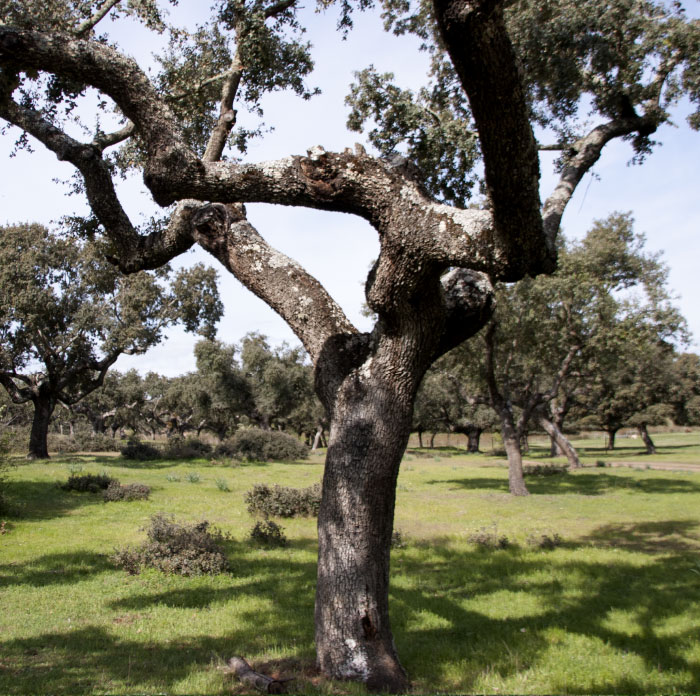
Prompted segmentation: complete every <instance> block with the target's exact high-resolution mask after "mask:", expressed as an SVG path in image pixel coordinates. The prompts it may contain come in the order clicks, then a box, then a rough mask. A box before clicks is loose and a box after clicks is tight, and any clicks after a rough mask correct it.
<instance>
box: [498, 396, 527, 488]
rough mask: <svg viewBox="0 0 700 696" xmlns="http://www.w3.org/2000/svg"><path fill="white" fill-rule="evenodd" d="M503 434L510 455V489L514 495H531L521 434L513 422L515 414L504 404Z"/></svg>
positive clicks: (501, 412) (502, 416)
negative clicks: (525, 469) (522, 450)
mask: <svg viewBox="0 0 700 696" xmlns="http://www.w3.org/2000/svg"><path fill="white" fill-rule="evenodd" d="M499 415H500V417H501V435H502V437H503V446H504V447H505V449H506V455H507V457H508V489H509V490H510V492H511V493H512V494H513V495H530V491H528V490H527V486H526V485H525V478H524V476H523V457H522V453H521V451H520V435H519V434H518V431H517V429H516V427H515V424H514V423H513V414H512V413H511V412H510V410H509V409H508V407H507V406H506V405H504V406H503V407H502V408H501V409H500V410H499Z"/></svg>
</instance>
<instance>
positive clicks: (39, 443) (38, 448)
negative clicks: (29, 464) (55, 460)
mask: <svg viewBox="0 0 700 696" xmlns="http://www.w3.org/2000/svg"><path fill="white" fill-rule="evenodd" d="M42 392H43V390H40V393H39V394H38V395H37V396H36V397H35V398H34V399H32V401H33V403H34V417H33V419H32V430H31V432H30V434H29V453H28V454H27V458H28V459H48V458H49V449H48V444H47V436H48V433H49V424H50V422H51V416H52V415H53V411H54V408H55V407H56V400H55V399H54V398H53V397H52V396H51V395H49V394H45V393H42Z"/></svg>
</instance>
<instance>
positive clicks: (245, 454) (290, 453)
mask: <svg viewBox="0 0 700 696" xmlns="http://www.w3.org/2000/svg"><path fill="white" fill-rule="evenodd" d="M214 454H215V455H216V456H217V457H236V458H238V459H247V460H249V461H259V462H272V461H275V462H284V461H293V460H295V459H306V458H307V457H308V455H309V448H308V447H307V446H306V445H305V444H303V443H302V442H301V441H300V440H299V439H297V438H296V437H294V436H293V435H289V434H287V433H283V432H280V431H279V430H261V429H260V428H245V429H242V430H238V431H236V433H235V434H234V435H233V437H232V438H231V439H229V440H227V441H226V442H224V443H221V444H220V445H219V446H218V447H217V448H216V450H215V453H214Z"/></svg>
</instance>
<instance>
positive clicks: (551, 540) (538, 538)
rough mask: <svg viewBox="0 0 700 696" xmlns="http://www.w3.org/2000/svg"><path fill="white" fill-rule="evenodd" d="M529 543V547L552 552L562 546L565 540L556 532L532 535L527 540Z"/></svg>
mask: <svg viewBox="0 0 700 696" xmlns="http://www.w3.org/2000/svg"><path fill="white" fill-rule="evenodd" d="M527 543H528V545H529V546H534V547H536V548H538V549H544V550H545V551H551V550H552V549H556V548H557V547H558V546H561V545H562V544H563V543H564V540H563V539H562V538H561V537H560V536H559V534H557V533H556V532H555V533H554V534H530V535H529V536H528V538H527Z"/></svg>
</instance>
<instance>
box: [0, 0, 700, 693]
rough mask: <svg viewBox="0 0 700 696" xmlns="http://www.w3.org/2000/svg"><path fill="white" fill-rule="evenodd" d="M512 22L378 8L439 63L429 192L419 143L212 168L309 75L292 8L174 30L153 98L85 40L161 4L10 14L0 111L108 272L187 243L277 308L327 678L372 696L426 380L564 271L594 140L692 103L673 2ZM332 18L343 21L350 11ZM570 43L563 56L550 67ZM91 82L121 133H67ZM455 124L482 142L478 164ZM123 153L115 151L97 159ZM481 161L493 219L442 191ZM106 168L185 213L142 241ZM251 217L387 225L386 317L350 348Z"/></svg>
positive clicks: (535, 13)
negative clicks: (575, 203) (298, 382)
mask: <svg viewBox="0 0 700 696" xmlns="http://www.w3.org/2000/svg"><path fill="white" fill-rule="evenodd" d="M504 4H505V3H501V2H493V1H492V0H476V1H475V2H470V3H464V2H462V1H461V0H460V1H457V0H435V1H434V3H433V4H432V5H427V4H422V5H420V6H415V5H411V4H410V3H408V4H407V3H403V2H401V3H396V4H394V3H391V2H387V4H386V10H387V12H388V22H389V24H390V25H391V26H392V27H393V28H394V29H395V30H397V31H416V32H417V33H419V34H420V35H421V36H423V37H424V40H425V42H426V45H427V46H428V47H429V48H430V49H431V50H432V52H433V55H434V61H433V66H432V70H431V77H430V79H431V82H430V83H429V85H428V87H427V88H426V89H427V93H428V94H430V95H435V98H434V100H433V99H432V96H431V102H430V107H431V109H430V111H428V110H426V111H425V113H426V114H428V115H430V116H431V118H432V115H431V114H430V112H433V113H435V114H436V116H437V120H438V121H440V122H441V123H443V124H444V126H445V127H444V128H443V129H441V133H442V132H444V138H443V141H444V145H442V146H441V147H447V146H448V145H449V144H451V143H453V142H455V139H457V140H458V142H456V143H455V145H454V147H453V148H452V151H453V152H455V157H453V158H451V159H449V158H448V159H449V161H448V163H447V168H446V169H444V171H443V169H442V168H441V169H440V172H439V177H438V178H437V179H436V180H433V181H431V180H430V178H429V176H426V175H425V174H421V167H422V166H423V169H424V170H425V171H429V167H426V166H424V165H423V162H424V161H426V160H425V159H424V158H422V153H421V152H420V151H419V150H416V149H408V150H406V154H407V155H408V160H409V161H406V160H405V159H403V158H401V157H396V156H392V157H390V158H385V159H382V158H376V157H372V156H370V155H368V154H366V153H365V152H363V151H362V150H361V149H357V150H356V151H350V150H346V151H345V152H343V153H331V152H326V151H325V150H324V149H323V148H321V147H312V148H311V149H310V150H309V151H308V154H307V156H306V157H304V156H293V157H287V158H284V159H280V160H277V161H275V162H266V163H262V164H253V163H248V162H245V163H244V162H240V161H237V160H236V159H235V157H231V158H228V159H226V160H225V161H223V160H222V155H223V153H224V149H225V147H226V144H227V142H230V139H229V136H230V135H231V133H232V129H233V126H234V124H235V121H236V117H237V114H236V110H234V108H233V105H234V103H236V105H237V106H238V107H239V108H250V107H251V106H252V107H253V108H255V106H256V103H258V102H256V99H257V98H258V97H259V95H260V94H261V93H262V92H264V91H266V90H270V89H276V88H291V89H293V90H295V91H296V92H297V93H300V94H302V96H307V95H308V94H309V91H308V90H307V89H306V88H305V86H304V84H303V78H304V76H305V75H306V74H307V73H308V71H309V70H310V67H311V60H310V56H309V52H308V46H305V45H304V44H303V43H301V42H300V41H299V40H298V34H295V32H297V31H298V30H299V29H300V27H299V25H298V23H297V15H296V12H297V5H296V2H295V0H288V1H287V2H278V3H265V2H263V1H262V0H250V2H242V1H236V2H233V1H230V2H229V1H228V0H222V1H221V2H219V3H217V4H216V5H215V7H214V13H213V17H212V22H211V23H210V24H209V25H207V26H206V27H202V28H201V29H197V30H193V31H191V32H181V33H178V34H173V41H172V42H171V44H170V50H169V51H168V52H167V53H166V54H165V55H163V56H161V66H162V70H161V71H160V73H159V74H157V75H156V77H155V80H154V81H151V80H150V79H149V77H148V76H147V74H146V72H145V71H144V70H143V69H141V68H140V67H139V66H138V65H137V64H136V63H135V61H133V60H131V59H129V58H127V57H126V56H124V55H123V54H122V53H120V52H119V51H118V50H117V48H115V47H114V46H113V45H112V44H110V43H109V42H108V41H105V40H98V37H97V36H96V34H95V28H96V27H97V26H98V25H99V23H100V21H101V20H102V18H103V17H105V16H107V14H108V13H109V12H110V11H112V12H113V13H119V12H127V11H128V12H131V13H133V14H136V15H138V16H140V17H141V18H142V19H143V20H144V21H145V23H147V24H148V25H149V26H151V27H153V28H154V29H156V30H164V29H165V28H166V27H165V26H164V24H163V22H162V20H161V18H160V16H159V14H158V8H157V6H155V5H154V4H152V3H147V4H143V3H139V4H135V5H130V6H128V7H126V8H125V7H122V3H120V2H118V0H116V1H114V2H113V1H112V0H107V1H106V2H104V3H101V4H98V5H97V6H94V5H92V4H82V3H81V4H80V5H79V6H77V7H76V6H73V5H72V4H68V3H64V2H60V1H59V0H52V1H51V2H49V3H47V4H45V5H42V6H41V7H35V4H34V3H31V4H30V5H18V4H12V5H9V6H8V7H5V8H3V13H2V17H0V18H1V19H2V22H3V24H2V25H0V64H1V65H2V80H0V89H1V90H2V95H1V96H0V116H2V117H3V118H4V119H5V120H6V121H8V123H11V124H13V125H15V126H18V127H19V128H21V129H22V130H23V131H24V132H26V133H29V134H31V135H33V136H34V137H35V138H37V139H38V140H39V141H40V142H42V143H43V144H44V145H46V146H47V147H48V148H49V149H50V150H52V151H53V152H55V153H56V154H57V155H58V156H59V157H60V158H61V159H65V160H67V161H69V162H71V163H72V164H73V165H74V166H75V167H76V168H77V169H78V170H79V172H80V173H81V175H82V179H83V182H84V187H85V193H86V195H87V198H88V200H89V202H90V205H91V209H92V212H93V213H94V215H95V216H96V218H97V219H98V220H99V223H100V225H101V229H102V231H103V232H104V234H105V235H106V236H107V237H108V239H109V240H110V243H111V256H112V258H113V259H114V260H115V261H116V262H117V263H118V264H119V266H120V268H122V269H123V270H125V271H128V272H133V271H136V270H139V269H144V268H155V267H157V266H160V265H161V264H163V263H165V262H167V261H168V260H169V259H171V258H173V257H174V256H176V255H179V254H181V253H182V252H183V251H185V250H186V249H188V248H190V247H191V246H192V245H193V244H195V243H197V244H199V245H201V246H202V247H203V248H204V249H206V250H207V251H209V252H210V253H212V254H213V255H214V256H215V257H216V258H217V259H219V260H220V261H221V263H222V264H223V265H224V266H225V267H226V268H227V269H228V270H229V271H231V272H232V273H233V274H234V275H235V276H236V277H237V278H238V279H239V280H240V281H241V282H242V283H243V284H244V285H245V286H246V287H248V288H249V289H250V290H251V291H253V292H254V293H256V294H257V295H258V296H259V297H261V298H262V299H263V300H264V301H265V302H267V303H268V304H269V305H270V306H271V307H272V308H273V309H275V311H277V312H278V313H280V314H281V316H282V317H283V318H284V319H285V321H287V323H288V324H289V326H290V327H291V328H292V330H293V331H294V332H295V333H296V335H297V336H298V337H299V339H300V340H301V342H302V344H303V345H304V347H305V349H306V350H307V352H308V354H309V356H310V359H311V361H312V363H313V364H314V369H315V385H316V391H317V394H318V396H319V398H320V400H321V401H322V403H323V405H324V406H325V408H326V410H327V412H328V414H329V417H330V423H331V426H330V438H329V443H328V444H329V447H328V455H327V458H326V466H325V470H324V483H323V500H322V504H321V510H320V513H319V526H318V528H319V566H318V582H317V600H316V648H317V657H318V664H319V667H320V668H321V670H322V671H323V672H324V673H326V674H328V675H330V676H333V677H337V678H345V679H357V680H361V681H363V682H365V683H366V684H368V686H370V687H371V688H378V689H387V690H393V691H403V690H405V688H406V675H405V672H404V670H403V668H402V667H401V665H400V663H399V661H398V657H397V655H396V650H395V647H394V642H393V638H392V635H391V630H390V623H389V613H388V578H389V549H390V541H391V533H392V523H393V510H394V501H395V483H396V478H397V475H398V468H399V465H400V462H401V457H402V455H403V452H404V450H405V446H406V443H407V441H408V437H409V434H410V428H411V420H412V409H413V401H414V397H415V394H416V391H417V388H418V385H419V383H420V381H421V378H422V376H423V374H424V373H425V371H426V369H427V368H428V367H429V366H430V364H432V362H434V361H435V360H436V359H437V358H439V357H440V356H441V355H442V354H444V353H445V352H446V351H448V350H449V349H450V348H453V347H454V346H456V345H458V344H459V343H460V342H462V341H464V340H465V339H467V338H468V337H470V336H471V335H473V334H474V333H475V332H476V331H477V330H478V329H479V328H480V327H481V326H483V325H484V324H485V322H486V321H487V320H488V317H489V315H490V310H491V298H492V293H491V281H499V280H501V281H514V280H517V279H519V278H521V277H522V276H523V275H525V274H531V275H536V274H538V273H541V272H549V271H552V270H553V269H554V251H555V243H554V238H555V236H556V233H557V231H558V228H559V223H560V220H561V216H562V214H563V211H564V209H565V207H566V204H567V202H568V201H569V200H570V197H571V195H572V193H573V190H574V189H575V187H576V185H577V184H578V183H579V182H580V180H581V178H582V177H583V175H584V174H585V173H586V172H587V171H588V170H589V169H590V167H591V166H593V164H594V163H595V162H596V161H597V159H598V157H599V156H600V153H601V151H602V148H603V147H604V146H605V144H606V143H607V142H609V141H610V140H611V139H613V138H617V137H628V138H630V139H632V140H633V145H634V147H635V152H636V153H637V154H640V155H641V154H643V153H644V152H646V151H647V150H648V149H649V147H650V146H651V143H650V141H649V136H650V135H651V134H652V133H653V132H654V131H655V130H656V128H657V127H658V126H659V125H660V124H661V123H664V122H665V121H667V120H668V119H669V117H670V114H669V108H670V107H671V106H672V105H673V104H674V103H675V102H676V101H677V100H678V99H679V98H680V96H681V95H682V93H686V94H688V95H689V96H690V98H691V99H693V100H697V99H698V96H699V94H698V92H699V90H698V83H699V80H698V73H699V71H700V68H698V65H697V61H696V60H695V57H696V56H697V50H695V49H696V48H697V45H698V34H699V32H698V28H697V26H696V25H695V24H694V23H692V22H688V21H686V19H685V17H684V16H683V13H682V12H681V11H680V9H679V8H677V7H676V6H674V7H672V8H670V9H666V8H664V7H663V6H661V5H658V6H657V5H655V4H652V3H650V2H643V1H642V0H635V1H634V2H632V3H630V2H624V3H623V2H617V3H615V4H614V5H612V6H610V5H609V4H606V5H605V8H606V11H602V10H601V9H600V6H599V5H598V3H593V2H584V3H578V4H577V5H576V6H574V5H573V3H571V4H570V3H567V2H561V3H558V4H556V3H551V4H549V5H548V6H547V7H546V8H545V9H546V11H545V12H544V13H543V12H542V11H541V8H542V6H541V4H540V3H532V4H531V5H530V4H528V3H525V2H523V3H512V4H510V5H509V7H508V12H507V13H506V11H505V10H504ZM365 5H366V3H360V6H365ZM341 7H342V11H343V24H344V25H346V26H347V25H348V24H349V23H350V19H349V16H348V15H349V12H350V10H351V7H352V6H351V5H350V3H345V2H344V3H342V5H341ZM608 8H609V9H608ZM508 27H510V31H511V32H512V33H513V36H514V41H513V42H512V41H511V40H510V37H509V30H508ZM100 30H103V27H100ZM621 31H622V32H623V33H621ZM591 37H595V39H596V40H595V41H592V40H590V39H591ZM622 37H624V39H623V38H622ZM562 47H564V48H565V49H566V50H565V51H563V54H564V55H563V56H562V60H561V61H559V59H558V58H550V57H558V56H561V55H562ZM518 56H519V58H518ZM87 86H91V87H94V88H95V89H97V90H98V91H99V92H100V93H101V94H102V95H105V96H106V97H108V98H109V99H111V100H112V101H113V102H114V104H115V105H116V108H117V110H118V113H119V114H121V115H122V116H123V121H122V123H121V124H120V127H119V128H118V129H117V130H115V131H114V132H113V133H109V134H107V133H104V132H103V131H102V130H98V132H97V133H95V136H94V138H93V140H92V142H90V143H86V142H81V141H78V140H77V139H76V138H74V137H72V136H71V135H70V134H69V133H68V132H67V129H66V126H65V120H64V115H65V113H66V111H67V112H68V116H69V117H71V116H73V115H75V113H76V112H75V110H74V109H72V108H71V107H72V105H73V104H74V103H75V102H76V101H77V100H78V98H79V97H80V96H81V95H82V94H83V93H84V92H85V89H86V87H87ZM467 97H468V98H469V103H468V104H467V100H466V98H467ZM98 103H99V104H105V105H108V104H111V102H109V101H108V100H106V99H105V100H98ZM582 104H585V110H586V111H590V108H589V106H590V107H592V110H593V113H591V114H590V116H591V118H595V119H598V125H596V126H595V128H594V129H593V130H591V131H588V132H586V131H585V130H583V129H582V128H581V127H576V126H577V125H578V126H580V124H578V121H577V118H576V117H577V115H578V112H579V106H580V105H582ZM391 106H393V102H392V101H391V100H390V101H389V102H388V103H387V108H382V109H381V111H382V113H385V112H386V113H390V112H391V108H390V107H391ZM65 107H69V108H68V109H66V108H65ZM433 107H438V108H437V109H436V108H433ZM450 120H452V121H456V122H461V123H463V124H465V125H466V130H468V131H469V132H470V133H472V134H473V136H474V137H475V138H476V137H478V141H479V147H478V150H477V149H476V147H473V148H471V149H470V148H469V146H468V144H467V138H466V137H464V133H463V130H464V129H462V128H460V127H459V123H457V124H456V125H457V128H452V129H450V128H449V127H448V125H449V121H450ZM533 121H534V122H542V123H547V124H548V125H549V126H550V127H551V128H553V129H555V130H556V132H557V134H558V135H559V134H560V137H558V138H557V140H558V141H559V142H557V143H556V147H559V148H561V150H562V153H563V157H562V162H561V176H560V181H559V183H558V184H557V186H556V188H555V191H554V192H553V193H552V195H551V196H550V197H549V198H548V199H547V201H546V202H545V204H544V206H541V204H540V199H539V190H538V186H539V165H538V157H537V152H538V146H537V143H536V141H535V138H534V135H533V132H532V123H533ZM380 122H381V119H380ZM697 122H698V117H697V116H695V117H694V121H693V125H698V123H697ZM418 129H420V124H419V126H418ZM414 130H415V129H414ZM125 139H128V144H127V145H126V147H124V148H122V151H121V153H120V155H119V156H117V157H111V156H110V155H109V154H106V150H108V148H110V147H112V146H113V145H115V144H116V143H119V142H124V140H125ZM403 139H404V140H405V138H403ZM234 143H237V144H239V145H240V144H241V143H240V139H236V138H235V137H234ZM395 149H396V148H392V152H391V154H392V155H395V154H396V153H395V152H394V151H393V150H395ZM428 150H430V148H428ZM432 152H433V153H434V152H435V148H432ZM476 152H478V153H479V154H480V155H481V157H482V158H483V165H484V172H485V183H484V188H485V191H486V194H487V196H488V209H485V210H479V209H475V208H473V209H469V208H464V207H461V203H460V201H459V199H458V196H460V195H462V196H463V193H462V191H461V190H460V191H456V192H455V193H454V194H453V193H452V192H451V191H452V189H455V186H454V185H453V183H452V181H451V180H450V174H451V173H452V172H456V174H457V176H456V177H452V178H453V179H457V180H464V181H467V180H468V179H469V178H471V173H470V167H471V165H472V163H473V162H474V158H473V156H472V154H473V153H476ZM434 161H435V159H434V157H433V159H432V162H434ZM453 163H455V164H454V166H453ZM114 164H117V165H120V164H121V165H124V166H132V165H133V166H138V167H139V168H141V170H142V171H143V174H144V181H145V183H146V185H147V187H148V189H149V191H150V193H151V194H152V195H153V197H154V200H155V201H156V202H157V203H158V204H159V205H161V206H169V205H173V204H174V205H175V208H174V210H173V212H172V213H171V214H170V216H169V218H168V220H167V223H165V224H163V225H161V226H159V227H157V228H154V229H152V230H150V231H149V233H148V234H143V232H144V230H139V229H138V228H136V227H135V226H134V225H133V224H132V222H131V221H130V219H129V217H128V215H127V213H126V212H125V210H124V209H123V207H122V206H121V203H120V202H119V199H118V196H117V191H116V189H115V187H114V184H113V179H112V176H113V175H114V173H115V169H114V166H113V165H114ZM460 167H461V169H460ZM438 179H439V180H438ZM246 202H266V203H278V204H286V205H295V206H299V205H303V206H308V207H315V208H320V209H323V210H329V211H336V212H344V213H353V214H355V215H359V216H361V217H363V218H365V219H366V220H368V221H369V222H370V223H371V224H372V225H373V226H374V227H375V228H376V229H377V231H378V233H379V239H380V253H379V257H378V260H377V263H376V264H375V266H374V268H373V269H372V271H371V272H370V275H369V278H368V282H367V286H366V295H367V304H368V306H369V308H370V309H371V310H372V311H373V312H374V313H375V314H376V316H377V322H376V324H375V327H374V328H373V330H372V332H371V333H369V334H362V333H360V332H358V330H357V329H356V328H355V327H354V326H353V325H352V324H351V322H350V321H349V320H348V319H347V318H346V317H345V315H344V314H343V312H342V310H341V309H340V307H339V306H338V305H337V304H336V303H335V302H334V301H333V300H332V299H331V298H330V297H329V295H328V294H327V292H326V291H325V290H324V289H323V287H321V285H320V284H319V283H318V282H317V281H316V280H315V279H314V278H312V277H311V276H310V275H309V274H308V273H307V272H306V271H305V270H304V269H303V268H301V267H300V266H299V265H298V264H296V263H295V262H293V261H292V260H291V259H288V258H287V257H285V256H283V255H282V254H280V253H279V252H277V251H276V250H274V249H272V248H271V247H270V246H269V245H268V244H267V243H266V242H265V240H264V239H263V238H262V237H261V236H260V234H259V233H258V232H257V230H255V229H254V228H253V227H252V225H250V223H249V222H248V221H247V219H246V217H245V211H244V209H243V207H242V206H241V204H242V203H246ZM446 203H450V205H446ZM452 203H454V205H452ZM448 268H451V269H453V270H452V271H450V272H449V273H447V274H445V273H444V271H445V270H446V269H448Z"/></svg>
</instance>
